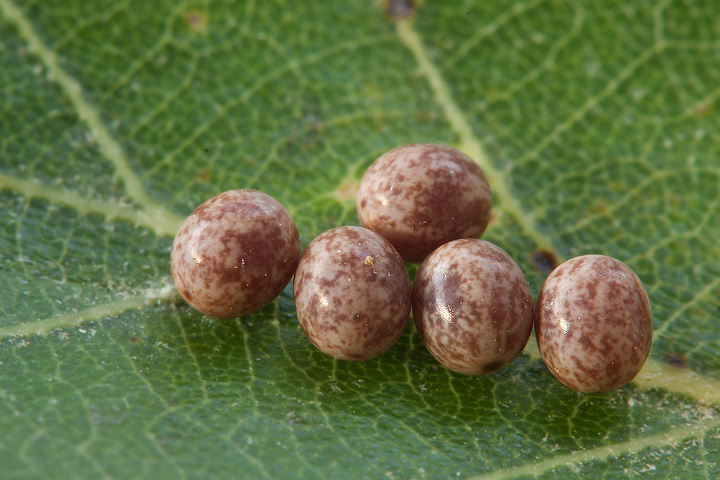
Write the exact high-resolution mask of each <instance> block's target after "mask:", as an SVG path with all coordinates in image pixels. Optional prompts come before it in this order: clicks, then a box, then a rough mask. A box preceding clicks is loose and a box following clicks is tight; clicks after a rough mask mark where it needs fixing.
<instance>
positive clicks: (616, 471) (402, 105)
mask: <svg viewBox="0 0 720 480" xmlns="http://www.w3.org/2000/svg"><path fill="white" fill-rule="evenodd" d="M415 4H416V2H398V1H387V2H375V3H372V2H280V1H268V2H255V1H251V0H246V1H242V2H227V1H214V0H206V1H198V2H138V1H134V0H124V1H120V2H53V3H40V2H35V1H29V0H23V1H21V0H0V38H1V39H2V40H0V65H2V68H0V206H1V207H2V212H3V213H2V215H0V463H2V465H3V472H4V473H3V475H5V476H6V477H4V478H49V477H53V478H237V477H241V478H338V477H342V476H350V477H357V478H382V477H389V478H450V477H459V478H489V479H500V478H531V477H540V478H617V477H619V476H628V477H632V478H677V477H679V476H681V477H683V478H708V479H711V478H717V477H718V476H720V465H719V464H718V461H717V459H718V458H720V441H719V438H720V415H719V414H718V411H717V405H718V403H720V382H718V376H720V359H719V357H718V356H717V352H718V350H720V322H719V321H718V320H719V319H720V304H719V303H718V298H719V297H720V261H719V260H718V259H720V246H719V244H718V241H717V239H718V237H720V222H718V218H719V217H718V207H719V205H720V188H719V185H720V164H719V163H718V161H717V157H718V149H719V148H720V134H719V133H718V132H719V131H720V130H719V129H718V123H719V122H718V115H717V103H718V96H720V88H719V87H718V85H720V69H717V68H716V64H717V60H718V58H720V24H718V23H717V22H716V21H715V17H716V15H715V8H714V7H715V6H714V4H713V2H712V1H710V0H708V1H698V2H682V1H679V0H677V1H671V0H666V1H661V2H650V1H647V2H630V3H629V4H620V3H613V2H604V3H603V2H589V1H588V2H557V1H552V0H528V1H519V2H462V3H461V2H439V1H430V0H428V1H425V2H422V5H421V6H420V7H417V5H415ZM417 141H422V142H441V143H446V144H449V145H453V146H455V147H457V148H459V149H461V150H463V151H465V152H466V153H468V154H469V155H470V156H471V157H473V158H474V159H475V160H476V161H477V162H478V163H479V164H480V165H481V166H482V167H483V169H484V170H485V172H486V173H487V175H488V177H489V179H490V183H491V187H492V189H493V193H494V211H493V219H492V222H491V225H490V227H489V229H488V231H487V232H486V234H485V236H484V238H486V239H487V240H489V241H492V242H494V243H496V244H498V245H500V246H501V247H502V248H504V249H505V250H506V251H507V252H508V253H510V255H511V256H513V257H514V258H515V259H516V261H517V262H518V264H519V265H520V266H521V268H522V269H523V271H524V272H525V274H526V276H527V278H528V280H529V282H530V285H531V289H532V291H533V293H534V294H537V292H538V290H539V288H540V286H541V284H542V281H543V279H544V277H545V276H546V275H547V270H548V265H551V264H552V263H553V261H562V260H563V259H567V258H570V257H572V256H575V255H579V254H585V253H603V254H607V255H611V256H614V257H616V258H619V259H621V260H622V261H624V262H626V263H627V264H629V265H630V266H631V267H632V268H633V269H634V270H635V271H636V272H637V273H638V275H639V276H640V278H641V279H642V280H643V282H644V284H645V286H646V288H647V290H648V294H649V297H650V300H651V304H652V307H653V313H654V328H655V333H654V344H653V350H652V353H651V357H650V360H649V362H648V364H647V366H646V368H645V369H644V371H643V372H642V373H641V374H640V376H639V377H638V379H637V380H636V381H635V382H634V383H633V384H631V385H629V386H627V387H625V388H623V389H621V390H620V391H618V392H614V393H610V394H604V395H582V394H579V393H576V392H573V391H570V390H568V389H566V388H565V387H563V386H561V385H560V384H559V383H558V382H557V381H556V380H555V379H554V378H553V377H552V376H551V375H550V373H549V372H548V371H547V370H546V369H545V367H544V366H543V364H542V362H541V361H540V360H539V356H538V353H537V348H536V347H534V345H533V342H534V340H532V339H531V343H530V344H529V345H528V348H527V349H526V352H525V353H524V354H523V355H522V356H521V357H519V358H518V359H517V360H516V361H515V362H514V363H513V364H512V365H511V366H510V367H508V368H506V369H504V370H502V371H500V372H498V373H495V374H492V375H490V376H486V377H479V378H475V377H467V376H463V375H459V374H454V373H451V372H449V371H447V370H446V369H444V368H443V367H442V366H439V365H438V364H437V363H436V362H435V361H434V360H433V359H432V357H431V356H430V355H429V354H428V353H427V351H426V350H425V349H424V347H423V346H422V344H421V342H420V340H419V339H418V337H417V334H416V332H415V330H414V327H413V326H412V325H408V328H407V329H406V332H405V334H404V335H403V337H402V338H401V340H400V342H399V343H398V344H397V345H396V346H395V347H393V348H392V349H391V350H389V351H388V352H387V353H386V354H384V355H383V356H382V357H380V358H378V359H376V360H373V361H368V362H364V363H346V362H340V361H335V360H332V359H330V358H328V357H326V356H324V355H323V354H321V353H320V352H319V351H317V350H316V349H315V348H314V347H313V346H312V345H311V344H310V342H309V341H307V339H305V337H304V335H303V333H302V331H301V329H300V328H299V326H298V322H297V318H296V316H295V313H294V307H293V303H292V291H291V287H290V286H288V287H287V288H286V289H285V291H284V292H283V293H282V294H281V295H280V297H279V298H278V299H277V300H276V301H275V302H273V303H272V304H271V305H269V306H267V307H266V308H264V309H263V310H261V311H260V312H258V313H256V314H254V315H251V316H248V317H245V318H241V319H236V320H229V321H214V320H211V319H209V318H206V317H203V316H202V315H200V314H198V313H196V312H194V311H193V310H191V309H190V308H189V307H188V306H187V305H186V304H185V303H184V302H182V301H181V300H180V299H179V298H178V297H177V294H176V293H175V291H174V288H173V287H172V280H171V279H170V271H169V248H170V245H171V243H172V239H173V236H174V234H175V231H176V229H177V228H178V226H179V224H180V222H182V219H183V218H184V217H185V216H186V215H187V214H189V213H190V212H191V211H192V209H193V208H194V207H195V206H197V205H198V204H200V203H201V202H202V201H203V200H205V199H206V198H208V197H210V196H212V195H214V194H216V193H219V192H221V191H224V190H228V189H231V188H256V189H260V190H263V191H265V192H267V193H269V194H271V195H273V196H275V197H276V198H277V199H278V200H280V201H281V202H282V203H283V204H284V205H286V206H287V207H288V209H289V210H290V211H291V213H292V214H293V216H294V217H295V219H296V221H297V223H298V227H299V229H300V232H301V239H302V242H303V245H307V243H309V241H310V240H312V238H313V237H314V236H315V235H317V234H319V233H320V232H322V231H324V230H326V229H328V228H331V227H334V226H338V225H343V224H351V225H352V224H357V215H356V212H355V207H354V194H355V191H356V189H357V186H358V183H359V180H360V177H361V176H362V173H363V171H364V169H365V168H366V167H367V166H368V165H370V163H371V162H372V161H373V160H374V159H375V158H377V157H378V156H379V155H381V154H382V153H384V152H385V151H387V150H389V149H390V148H393V147H395V146H398V145H402V144H406V143H411V142H417ZM411 270H413V269H412V268H411Z"/></svg>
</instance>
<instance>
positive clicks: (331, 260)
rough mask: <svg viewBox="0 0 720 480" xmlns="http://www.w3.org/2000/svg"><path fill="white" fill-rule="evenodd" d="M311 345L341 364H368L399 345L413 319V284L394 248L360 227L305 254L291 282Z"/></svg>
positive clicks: (323, 239) (322, 239)
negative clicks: (397, 343)
mask: <svg viewBox="0 0 720 480" xmlns="http://www.w3.org/2000/svg"><path fill="white" fill-rule="evenodd" d="M293 296H294V298H295V309H296V311H297V316H298V319H299V321H300V325H301V326H302V329H303V330H304V331H305V334H306V335H307V337H308V339H309V340H310V341H311V342H312V343H313V344H314V345H315V346H316V347H317V348H319V349H320V350H321V351H322V352H324V353H326V354H327V355H330V356H332V357H335V358H338V359H341V360H350V361H359V360H368V359H371V358H374V357H377V356H378V355H380V354H382V353H383V352H385V351H386V350H387V349H388V348H390V347H391V346H392V345H393V344H395V342H396V341H397V340H398V338H399V337H400V335H401V334H402V331H403V329H404V328H405V324H406V323H407V321H408V318H409V316H410V279H409V277H408V273H407V270H406V269H405V264H404V263H403V261H402V259H401V258H400V255H399V254H398V253H397V251H396V250H395V249H394V248H393V246H392V245H391V244H390V242H388V241H387V240H385V239H384V238H383V237H381V236H380V235H378V234H376V233H374V232H372V231H370V230H368V229H365V228H361V227H338V228H333V229H331V230H328V231H326V232H324V233H322V234H320V235H319V236H318V237H316V238H315V239H314V240H313V241H312V242H310V244H309V245H308V246H307V248H306V249H305V251H304V252H303V254H302V256H301V258H300V263H299V265H298V269H297V271H296V272H295V278H294V280H293Z"/></svg>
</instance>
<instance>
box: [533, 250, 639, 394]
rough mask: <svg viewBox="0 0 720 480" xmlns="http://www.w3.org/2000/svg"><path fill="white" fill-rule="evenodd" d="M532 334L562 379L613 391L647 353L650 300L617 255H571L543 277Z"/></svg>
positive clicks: (577, 385) (577, 386) (577, 387)
mask: <svg viewBox="0 0 720 480" xmlns="http://www.w3.org/2000/svg"><path fill="white" fill-rule="evenodd" d="M535 336H536V337H537V344H538V348H539V349H540V354H541V356H542V359H543V361H544V362H545V365H546V366H547V368H548V370H550V372H551V373H552V374H553V375H555V377H556V378H557V379H558V380H560V381H561V382H562V383H563V384H565V385H566V386H568V387H570V388H572V389H574V390H578V391H580V392H586V393H599V392H608V391H611V390H615V389H617V388H620V387H622V386H623V385H626V384H627V383H629V382H630V381H631V380H632V379H633V378H635V376H636V375H637V374H638V373H639V372H640V370H641V369H642V367H643V365H644V364H645V360H646V359H647V357H648V355H649V353H650V346H651V343H652V313H651V312H650V301H649V299H648V296H647V293H646V292H645V288H644V287H643V284H642V282H641V281H640V279H639V278H638V276H637V275H636V274H635V272H633V271H632V269H631V268H630V267H628V266H627V265H625V264H624V263H623V262H621V261H620V260H617V259H615V258H612V257H608V256H605V255H583V256H580V257H575V258H572V259H570V260H568V261H566V262H564V263H563V264H561V265H560V266H558V267H557V268H556V269H555V270H553V272H552V273H551V274H550V275H549V276H548V277H547V279H546V280H545V283H544V284H543V286H542V289H541V290H540V294H539V295H538V298H537V302H536V305H535Z"/></svg>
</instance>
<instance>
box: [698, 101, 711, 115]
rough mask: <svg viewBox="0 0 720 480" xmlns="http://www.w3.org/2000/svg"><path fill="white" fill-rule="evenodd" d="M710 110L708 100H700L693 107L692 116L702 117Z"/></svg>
mask: <svg viewBox="0 0 720 480" xmlns="http://www.w3.org/2000/svg"><path fill="white" fill-rule="evenodd" d="M710 110H712V104H711V103H709V102H700V103H698V104H697V105H695V107H694V108H693V117H695V118H699V117H704V116H705V115H707V114H708V113H710Z"/></svg>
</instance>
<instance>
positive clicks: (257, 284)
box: [170, 189, 300, 318]
mask: <svg viewBox="0 0 720 480" xmlns="http://www.w3.org/2000/svg"><path fill="white" fill-rule="evenodd" d="M299 256H300V236H299V234H298V230H297V227H296V226H295V221H294V220H293V218H292V216H291V215H290V213H288V211H287V210H286V209H285V207H284V206H283V205H282V204H280V202H278V201H277V200H275V199H274V198H273V197H271V196H270V195H267V194H265V193H263V192H259V191H257V190H249V189H239V190H230V191H227V192H223V193H221V194H219V195H216V196H214V197H212V198H211V199H209V200H207V201H206V202H205V203H203V204H202V205H200V206H199V207H198V208H197V209H196V210H195V211H194V212H193V213H192V214H190V216H189V217H188V218H187V219H186V220H185V222H183V224H182V226H181V227H180V230H179V231H178V233H177V235H176V236H175V241H174V242H173V246H172V251H171V257H170V268H171V271H172V276H173V280H174V281H175V286H176V287H177V289H178V292H180V295H182V296H183V298H184V299H185V300H186V301H187V302H188V303H189V304H190V306H192V307H193V308H195V309H196V310H198V311H200V312H202V313H204V314H206V315H210V316H213V317H218V318H232V317H237V316H240V315H247V314H249V313H252V312H254V311H256V310H258V309H260V308H262V307H263V306H265V305H267V304H268V303H270V302H271V301H272V300H273V299H274V298H275V297H277V296H278V294H279V293H280V292H281V291H282V289H283V288H285V285H287V283H288V282H289V281H290V278H291V277H292V275H293V273H294V272H295V268H296V266H297V262H298V259H299Z"/></svg>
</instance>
